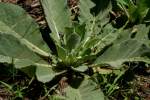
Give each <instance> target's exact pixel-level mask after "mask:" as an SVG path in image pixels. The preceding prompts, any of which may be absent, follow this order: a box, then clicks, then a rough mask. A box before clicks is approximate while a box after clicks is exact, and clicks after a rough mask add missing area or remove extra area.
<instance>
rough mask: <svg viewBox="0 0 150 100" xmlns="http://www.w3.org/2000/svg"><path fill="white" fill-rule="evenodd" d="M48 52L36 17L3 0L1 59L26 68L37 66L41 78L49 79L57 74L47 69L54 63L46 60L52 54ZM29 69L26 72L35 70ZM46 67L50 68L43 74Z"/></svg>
mask: <svg viewBox="0 0 150 100" xmlns="http://www.w3.org/2000/svg"><path fill="white" fill-rule="evenodd" d="M48 52H50V51H49V48H48V47H47V45H46V44H45V42H44V41H43V39H42V36H41V33H40V31H39V27H38V25H37V24H36V23H35V21H33V19H32V18H31V17H30V16H29V15H28V14H27V13H26V12H25V11H24V10H23V9H21V8H20V7H19V6H15V5H12V4H5V3H0V63H9V64H14V65H15V67H16V68H19V69H24V70H26V67H30V66H35V67H36V66H37V69H36V73H37V78H38V80H40V81H43V82H46V81H49V80H51V79H52V78H51V77H52V76H53V75H52V76H51V74H52V73H50V72H49V71H48V70H47V69H51V67H48V66H49V65H48V63H47V62H46V61H45V60H44V59H47V58H48V57H49V53H48ZM39 67H40V68H41V69H42V70H39V69H40V68H39ZM27 69H28V70H26V73H28V72H29V71H30V72H29V73H32V72H31V70H30V68H27ZM43 70H47V71H46V72H45V73H44V74H42V73H43V72H42V71H43ZM51 70H52V69H51ZM33 73H34V72H33ZM39 73H41V74H39ZM47 76H50V77H47ZM48 78H49V79H48Z"/></svg>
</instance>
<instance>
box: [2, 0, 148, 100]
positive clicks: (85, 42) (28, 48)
mask: <svg viewBox="0 0 150 100" xmlns="http://www.w3.org/2000/svg"><path fill="white" fill-rule="evenodd" d="M40 2H41V4H42V7H43V10H44V13H45V18H46V21H47V23H48V26H49V28H50V29H51V33H49V35H50V38H51V39H52V40H53V42H54V44H55V47H56V48H55V49H56V51H54V49H53V48H50V47H48V46H47V44H46V42H45V41H44V40H43V39H42V36H41V32H40V30H39V26H38V25H37V23H36V22H35V21H34V20H33V19H32V18H31V17H30V16H29V15H28V14H27V13H26V12H25V11H24V10H23V9H22V8H20V7H19V6H17V5H13V4H8V3H0V63H7V64H13V65H14V66H15V68H17V69H20V70H22V71H23V72H25V73H26V74H27V75H28V76H29V77H34V76H36V78H37V80H38V81H40V82H43V83H47V82H50V83H52V81H53V80H55V81H57V82H55V83H56V84H52V85H53V86H54V87H53V89H54V90H59V92H55V93H54V94H53V95H52V99H59V100H104V99H105V96H104V94H103V92H102V91H101V89H100V87H98V85H97V84H96V83H95V82H94V81H93V80H92V77H93V75H94V74H95V73H97V72H99V73H101V71H102V70H100V69H101V67H109V68H111V69H112V70H113V69H119V68H122V67H123V66H124V63H125V62H136V61H141V62H145V63H150V59H149V53H150V45H149V42H150V41H149V38H148V33H149V26H146V25H145V24H139V25H134V26H133V27H131V28H127V29H124V28H125V27H124V26H123V27H121V28H119V29H117V28H115V27H113V25H112V24H111V20H110V14H109V12H111V11H112V2H111V0H105V2H104V1H103V0H79V2H78V5H77V6H78V8H79V12H78V13H79V15H78V18H77V21H72V19H71V15H72V14H71V11H70V9H69V7H68V6H67V1H66V0H59V1H56V0H41V1H40ZM45 34H47V33H45ZM61 83H62V84H63V85H62V84H61ZM58 85H60V86H59V87H60V88H61V89H58V88H56V87H55V86H58Z"/></svg>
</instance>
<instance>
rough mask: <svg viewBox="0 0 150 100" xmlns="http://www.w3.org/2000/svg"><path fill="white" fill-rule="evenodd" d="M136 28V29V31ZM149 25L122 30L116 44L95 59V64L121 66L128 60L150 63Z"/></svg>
mask: <svg viewBox="0 0 150 100" xmlns="http://www.w3.org/2000/svg"><path fill="white" fill-rule="evenodd" d="M135 30H136V31H135ZM148 32H149V27H146V26H145V25H139V26H137V27H134V28H133V30H131V29H130V30H125V31H124V32H123V31H122V32H121V33H122V34H120V36H119V37H118V39H117V40H116V41H115V42H114V45H113V46H111V47H110V48H108V50H106V51H105V52H104V53H103V54H101V55H100V56H99V57H98V58H97V59H96V61H95V64H108V65H111V66H113V67H120V65H122V64H123V63H124V62H127V61H143V62H147V63H150V59H149V54H150V48H149V46H148V45H147V43H146V42H148V41H149V40H148V38H147V36H148Z"/></svg>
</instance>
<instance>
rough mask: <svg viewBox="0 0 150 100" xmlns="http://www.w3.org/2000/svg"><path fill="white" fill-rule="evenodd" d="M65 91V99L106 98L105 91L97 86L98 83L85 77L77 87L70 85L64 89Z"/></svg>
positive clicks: (95, 99) (99, 99)
mask: <svg viewBox="0 0 150 100" xmlns="http://www.w3.org/2000/svg"><path fill="white" fill-rule="evenodd" d="M75 83H76V82H74V83H73V84H75ZM78 83H79V81H78ZM64 92H65V97H66V99H65V100H104V94H103V92H102V91H101V90H100V88H98V87H97V84H96V83H94V82H93V81H92V80H89V79H84V80H83V81H82V83H81V84H80V85H79V87H77V88H74V87H71V86H68V87H67V88H65V89H64Z"/></svg>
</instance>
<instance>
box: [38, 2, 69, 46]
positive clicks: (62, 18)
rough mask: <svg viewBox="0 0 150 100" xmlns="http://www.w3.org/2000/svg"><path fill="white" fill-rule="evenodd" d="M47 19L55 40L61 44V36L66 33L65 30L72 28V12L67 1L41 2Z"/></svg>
mask: <svg viewBox="0 0 150 100" xmlns="http://www.w3.org/2000/svg"><path fill="white" fill-rule="evenodd" d="M41 3H42V6H43V8H44V12H45V15H46V19H47V22H48V25H49V27H50V28H51V30H52V34H53V38H54V40H55V41H57V42H58V43H59V42H60V36H59V34H63V33H64V28H65V27H68V26H71V19H70V16H71V14H70V11H69V9H68V6H67V0H60V1H56V0H41Z"/></svg>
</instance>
